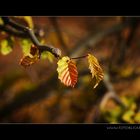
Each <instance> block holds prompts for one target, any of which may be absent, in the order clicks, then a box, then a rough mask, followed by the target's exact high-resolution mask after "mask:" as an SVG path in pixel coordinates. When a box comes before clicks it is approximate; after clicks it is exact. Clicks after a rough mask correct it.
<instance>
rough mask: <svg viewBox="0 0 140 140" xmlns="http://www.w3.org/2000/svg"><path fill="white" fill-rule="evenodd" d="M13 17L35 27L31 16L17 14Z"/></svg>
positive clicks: (23, 23)
mask: <svg viewBox="0 0 140 140" xmlns="http://www.w3.org/2000/svg"><path fill="white" fill-rule="evenodd" d="M12 18H13V19H14V20H15V21H17V22H18V23H20V24H22V25H24V26H28V27H30V28H32V29H33V28H34V24H33V20H32V17H31V16H15V17H12Z"/></svg>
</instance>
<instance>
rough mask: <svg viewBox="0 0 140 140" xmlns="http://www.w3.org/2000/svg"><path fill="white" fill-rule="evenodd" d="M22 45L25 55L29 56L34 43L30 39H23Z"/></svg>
mask: <svg viewBox="0 0 140 140" xmlns="http://www.w3.org/2000/svg"><path fill="white" fill-rule="evenodd" d="M20 43H21V47H22V52H23V54H24V55H29V53H30V48H31V45H32V42H31V41H30V40H29V39H21V41H20Z"/></svg>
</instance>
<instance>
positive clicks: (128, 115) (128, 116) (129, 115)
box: [122, 110, 135, 123]
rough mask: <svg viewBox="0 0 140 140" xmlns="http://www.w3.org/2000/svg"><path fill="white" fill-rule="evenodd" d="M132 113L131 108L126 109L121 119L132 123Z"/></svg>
mask: <svg viewBox="0 0 140 140" xmlns="http://www.w3.org/2000/svg"><path fill="white" fill-rule="evenodd" d="M134 114H135V112H134V111H132V110H128V111H126V112H125V113H124V114H123V116H122V119H123V121H125V122H129V123H133V122H134V121H133V116H134Z"/></svg>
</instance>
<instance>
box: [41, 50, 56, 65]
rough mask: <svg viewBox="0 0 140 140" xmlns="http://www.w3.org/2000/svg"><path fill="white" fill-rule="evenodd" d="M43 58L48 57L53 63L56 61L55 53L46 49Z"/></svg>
mask: <svg viewBox="0 0 140 140" xmlns="http://www.w3.org/2000/svg"><path fill="white" fill-rule="evenodd" d="M41 58H42V59H46V58H47V59H48V60H49V61H50V62H51V63H52V62H53V61H54V55H53V54H52V53H50V52H48V51H44V52H42V54H41Z"/></svg>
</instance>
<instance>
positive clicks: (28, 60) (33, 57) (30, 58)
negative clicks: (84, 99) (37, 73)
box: [19, 45, 39, 68]
mask: <svg viewBox="0 0 140 140" xmlns="http://www.w3.org/2000/svg"><path fill="white" fill-rule="evenodd" d="M38 59H39V50H38V48H37V47H36V46H34V45H32V46H31V49H30V55H27V56H23V58H22V59H21V60H20V63H19V64H20V65H22V66H23V67H25V68H26V67H28V66H30V65H32V64H34V63H36V62H37V60H38Z"/></svg>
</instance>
